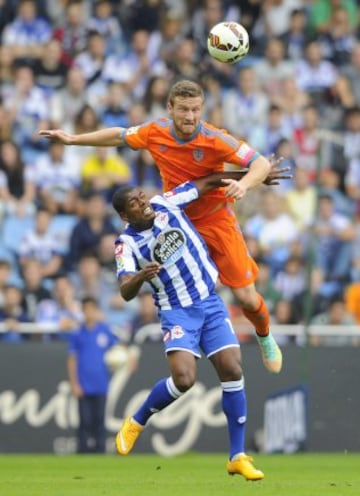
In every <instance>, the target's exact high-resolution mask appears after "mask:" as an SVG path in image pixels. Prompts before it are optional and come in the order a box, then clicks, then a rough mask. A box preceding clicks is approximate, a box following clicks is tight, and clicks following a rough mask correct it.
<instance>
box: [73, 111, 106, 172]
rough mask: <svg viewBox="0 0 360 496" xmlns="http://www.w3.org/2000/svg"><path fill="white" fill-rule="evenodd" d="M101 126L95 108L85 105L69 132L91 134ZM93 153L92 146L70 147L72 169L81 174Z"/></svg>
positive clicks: (76, 116) (75, 117)
mask: <svg viewBox="0 0 360 496" xmlns="http://www.w3.org/2000/svg"><path fill="white" fill-rule="evenodd" d="M99 125H100V121H99V118H98V115H97V113H96V112H95V110H94V108H93V107H92V106H91V105H89V104H85V105H84V106H83V107H81V108H80V110H79V111H78V113H77V114H76V115H75V116H74V120H73V122H72V123H71V128H70V129H69V130H68V131H69V132H74V133H90V132H91V131H96V130H97V129H98V128H99ZM92 153H94V147H92V146H81V147H79V146H77V147H69V148H68V149H67V157H68V159H69V161H70V162H71V163H72V167H73V168H74V169H76V170H77V172H78V173H79V174H80V172H81V167H82V164H83V163H84V161H85V160H86V158H87V157H88V156H89V155H90V154H92Z"/></svg>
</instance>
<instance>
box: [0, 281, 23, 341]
mask: <svg viewBox="0 0 360 496" xmlns="http://www.w3.org/2000/svg"><path fill="white" fill-rule="evenodd" d="M21 300H22V291H21V289H20V288H19V287H18V286H16V285H13V284H7V285H6V286H5V288H4V305H3V307H2V309H1V310H0V323H1V324H4V325H5V327H6V332H5V333H0V341H2V342H8V343H18V342H20V341H23V340H24V339H25V335H24V334H21V333H20V332H19V324H21V323H24V322H29V319H28V316H27V315H26V313H25V312H24V310H23V309H22V306H21Z"/></svg>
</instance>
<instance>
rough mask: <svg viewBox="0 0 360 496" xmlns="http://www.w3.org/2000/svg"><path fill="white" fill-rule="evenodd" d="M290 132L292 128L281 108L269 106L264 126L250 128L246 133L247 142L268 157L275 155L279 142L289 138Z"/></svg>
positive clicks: (273, 105)
mask: <svg viewBox="0 0 360 496" xmlns="http://www.w3.org/2000/svg"><path fill="white" fill-rule="evenodd" d="M292 131H293V129H292V126H291V124H290V123H289V122H288V121H287V120H286V118H285V115H284V112H283V111H282V109H281V107H279V106H278V105H275V104H271V105H270V107H269V109H268V113H267V119H266V120H265V124H263V125H254V126H252V129H251V131H250V130H249V133H248V140H249V142H250V143H251V146H253V147H254V148H255V149H257V150H259V151H260V152H261V153H262V154H263V155H265V156H269V155H271V154H273V153H275V150H276V148H277V146H278V144H279V143H280V141H282V140H284V139H290V138H291V136H292Z"/></svg>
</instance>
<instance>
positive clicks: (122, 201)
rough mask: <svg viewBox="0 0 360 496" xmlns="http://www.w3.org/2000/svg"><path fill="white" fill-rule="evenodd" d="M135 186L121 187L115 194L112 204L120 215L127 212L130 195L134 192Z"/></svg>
mask: <svg viewBox="0 0 360 496" xmlns="http://www.w3.org/2000/svg"><path fill="white" fill-rule="evenodd" d="M133 189H134V186H121V187H120V188H118V189H117V190H116V191H115V193H114V194H113V197H112V200H111V203H112V206H113V208H114V209H115V210H116V212H117V213H118V214H121V213H122V212H125V208H126V203H127V197H128V194H129V193H130V192H131V191H133Z"/></svg>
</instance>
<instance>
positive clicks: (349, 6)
mask: <svg viewBox="0 0 360 496" xmlns="http://www.w3.org/2000/svg"><path fill="white" fill-rule="evenodd" d="M338 7H343V8H344V9H346V11H347V12H348V15H349V19H350V22H351V25H352V26H353V27H354V28H355V27H356V26H357V23H358V12H357V5H356V0H314V1H313V2H310V8H309V24H310V27H311V29H312V30H313V32H314V33H315V34H322V33H326V32H327V31H328V30H329V28H330V25H331V15H332V13H333V12H334V10H336V9H337V8H338Z"/></svg>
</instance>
